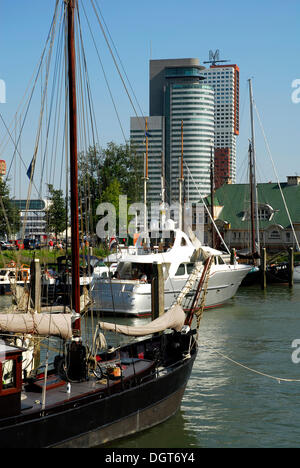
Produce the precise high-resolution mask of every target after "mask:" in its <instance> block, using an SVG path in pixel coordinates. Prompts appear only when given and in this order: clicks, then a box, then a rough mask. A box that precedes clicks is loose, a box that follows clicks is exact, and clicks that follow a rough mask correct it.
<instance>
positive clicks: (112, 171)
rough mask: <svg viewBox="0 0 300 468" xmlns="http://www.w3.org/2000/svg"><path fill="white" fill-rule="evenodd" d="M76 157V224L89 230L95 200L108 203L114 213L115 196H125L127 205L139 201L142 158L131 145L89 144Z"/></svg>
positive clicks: (93, 220)
mask: <svg viewBox="0 0 300 468" xmlns="http://www.w3.org/2000/svg"><path fill="white" fill-rule="evenodd" d="M78 159H79V160H78V172H79V194H80V213H79V214H80V219H81V223H80V226H81V229H82V230H83V231H84V232H85V233H93V232H95V228H96V224H97V217H96V210H97V206H98V204H99V203H102V202H108V203H112V204H113V205H114V206H115V208H116V211H117V213H118V205H119V195H127V201H128V204H131V203H134V202H138V201H140V200H141V195H142V177H143V174H142V169H143V167H142V161H140V158H139V157H138V156H137V154H136V152H135V151H134V148H132V147H130V146H129V145H127V144H126V145H117V144H115V143H113V142H110V143H108V145H107V148H106V149H100V148H98V147H90V148H89V150H88V152H87V153H81V154H80V155H79V158H78Z"/></svg>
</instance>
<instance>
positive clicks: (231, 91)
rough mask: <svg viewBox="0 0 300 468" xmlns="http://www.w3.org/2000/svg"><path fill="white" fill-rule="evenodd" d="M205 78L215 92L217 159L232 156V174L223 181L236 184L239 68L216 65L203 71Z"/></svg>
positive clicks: (224, 176) (230, 165)
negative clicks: (224, 155)
mask: <svg viewBox="0 0 300 468" xmlns="http://www.w3.org/2000/svg"><path fill="white" fill-rule="evenodd" d="M203 76H204V77H205V83H206V84H208V85H210V86H212V87H213V89H214V90H215V149H216V157H220V155H222V153H224V154H225V153H226V154H229V155H230V164H229V167H230V173H229V174H223V179H224V180H226V179H230V180H231V182H232V183H235V182H236V138H237V135H238V134H239V67H238V66H237V65H227V64H226V65H215V64H214V65H212V66H211V67H210V68H208V69H206V70H204V71H203ZM219 150H221V151H219ZM219 163H220V161H219Z"/></svg>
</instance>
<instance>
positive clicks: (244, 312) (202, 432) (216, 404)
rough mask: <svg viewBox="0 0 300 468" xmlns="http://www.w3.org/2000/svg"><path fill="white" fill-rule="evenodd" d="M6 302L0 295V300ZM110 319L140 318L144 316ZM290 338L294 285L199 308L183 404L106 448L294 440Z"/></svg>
mask: <svg viewBox="0 0 300 468" xmlns="http://www.w3.org/2000/svg"><path fill="white" fill-rule="evenodd" d="M9 302H10V299H9V298H8V297H4V296H2V297H1V298H0V307H1V308H3V307H5V306H8V305H9ZM107 320H109V321H114V320H115V319H114V318H112V317H110V318H108V319H107ZM96 321H97V320H96V319H91V318H88V319H87V321H86V322H85V323H83V332H86V330H87V333H88V334H89V335H91V334H92V326H93V325H94V324H95V323H96ZM116 321H117V322H118V323H127V324H135V325H136V324H137V323H138V324H140V325H141V324H142V323H144V322H145V321H147V319H128V318H127V319H125V318H117V319H116ZM295 340H299V344H297V342H296V345H297V348H299V350H300V284H298V285H295V286H294V288H293V289H289V288H288V286H286V285H276V286H275V285H273V286H268V288H267V290H266V291H262V290H261V289H260V287H259V286H251V287H244V288H240V289H239V290H238V292H237V294H236V296H235V297H234V298H233V299H231V300H230V301H229V302H228V303H227V304H225V305H223V306H222V307H219V308H216V309H210V310H207V311H205V313H204V315H203V318H202V320H201V324H200V333H199V353H198V356H197V359H196V362H195V365H194V368H193V372H192V376H191V379H190V380H189V383H188V386H187V388H186V391H185V394H184V398H183V402H182V405H181V410H180V411H179V412H178V413H177V414H176V415H175V416H174V417H172V418H171V419H170V420H168V421H166V422H165V423H163V424H161V425H159V426H157V427H154V428H152V429H150V430H147V431H144V432H143V433H141V434H137V435H134V436H132V437H127V438H125V439H123V440H118V441H115V442H113V443H111V444H109V445H107V446H106V447H107V448H128V449H130V448H134V449H139V448H170V449H171V448H193V449H196V448H217V447H219V448H221V447H227V448H239V447H269V448H273V447H282V448H283V447H286V448H287V447H299V446H300V363H298V364H297V358H299V357H300V351H299V352H297V348H293V347H292V343H293V342H294V344H295ZM293 353H294V354H293ZM292 358H294V359H292ZM295 358H296V359H295ZM293 361H295V362H293ZM280 379H282V380H280ZM284 379H285V380H284ZM297 380H298V381H297Z"/></svg>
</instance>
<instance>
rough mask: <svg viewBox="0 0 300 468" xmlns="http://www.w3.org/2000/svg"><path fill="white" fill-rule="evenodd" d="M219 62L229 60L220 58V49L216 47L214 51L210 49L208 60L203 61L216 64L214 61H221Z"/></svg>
mask: <svg viewBox="0 0 300 468" xmlns="http://www.w3.org/2000/svg"><path fill="white" fill-rule="evenodd" d="M221 62H229V60H220V50H219V49H217V50H216V51H215V52H214V51H212V50H210V51H209V60H208V61H207V62H203V63H211V64H212V65H216V63H221Z"/></svg>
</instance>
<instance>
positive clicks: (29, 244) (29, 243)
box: [24, 239, 41, 250]
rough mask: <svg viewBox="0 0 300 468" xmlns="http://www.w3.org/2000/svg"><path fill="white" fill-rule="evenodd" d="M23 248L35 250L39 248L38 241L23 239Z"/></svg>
mask: <svg viewBox="0 0 300 468" xmlns="http://www.w3.org/2000/svg"><path fill="white" fill-rule="evenodd" d="M24 248H25V249H26V250H36V249H40V248H41V243H40V241H38V240H36V239H24Z"/></svg>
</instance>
